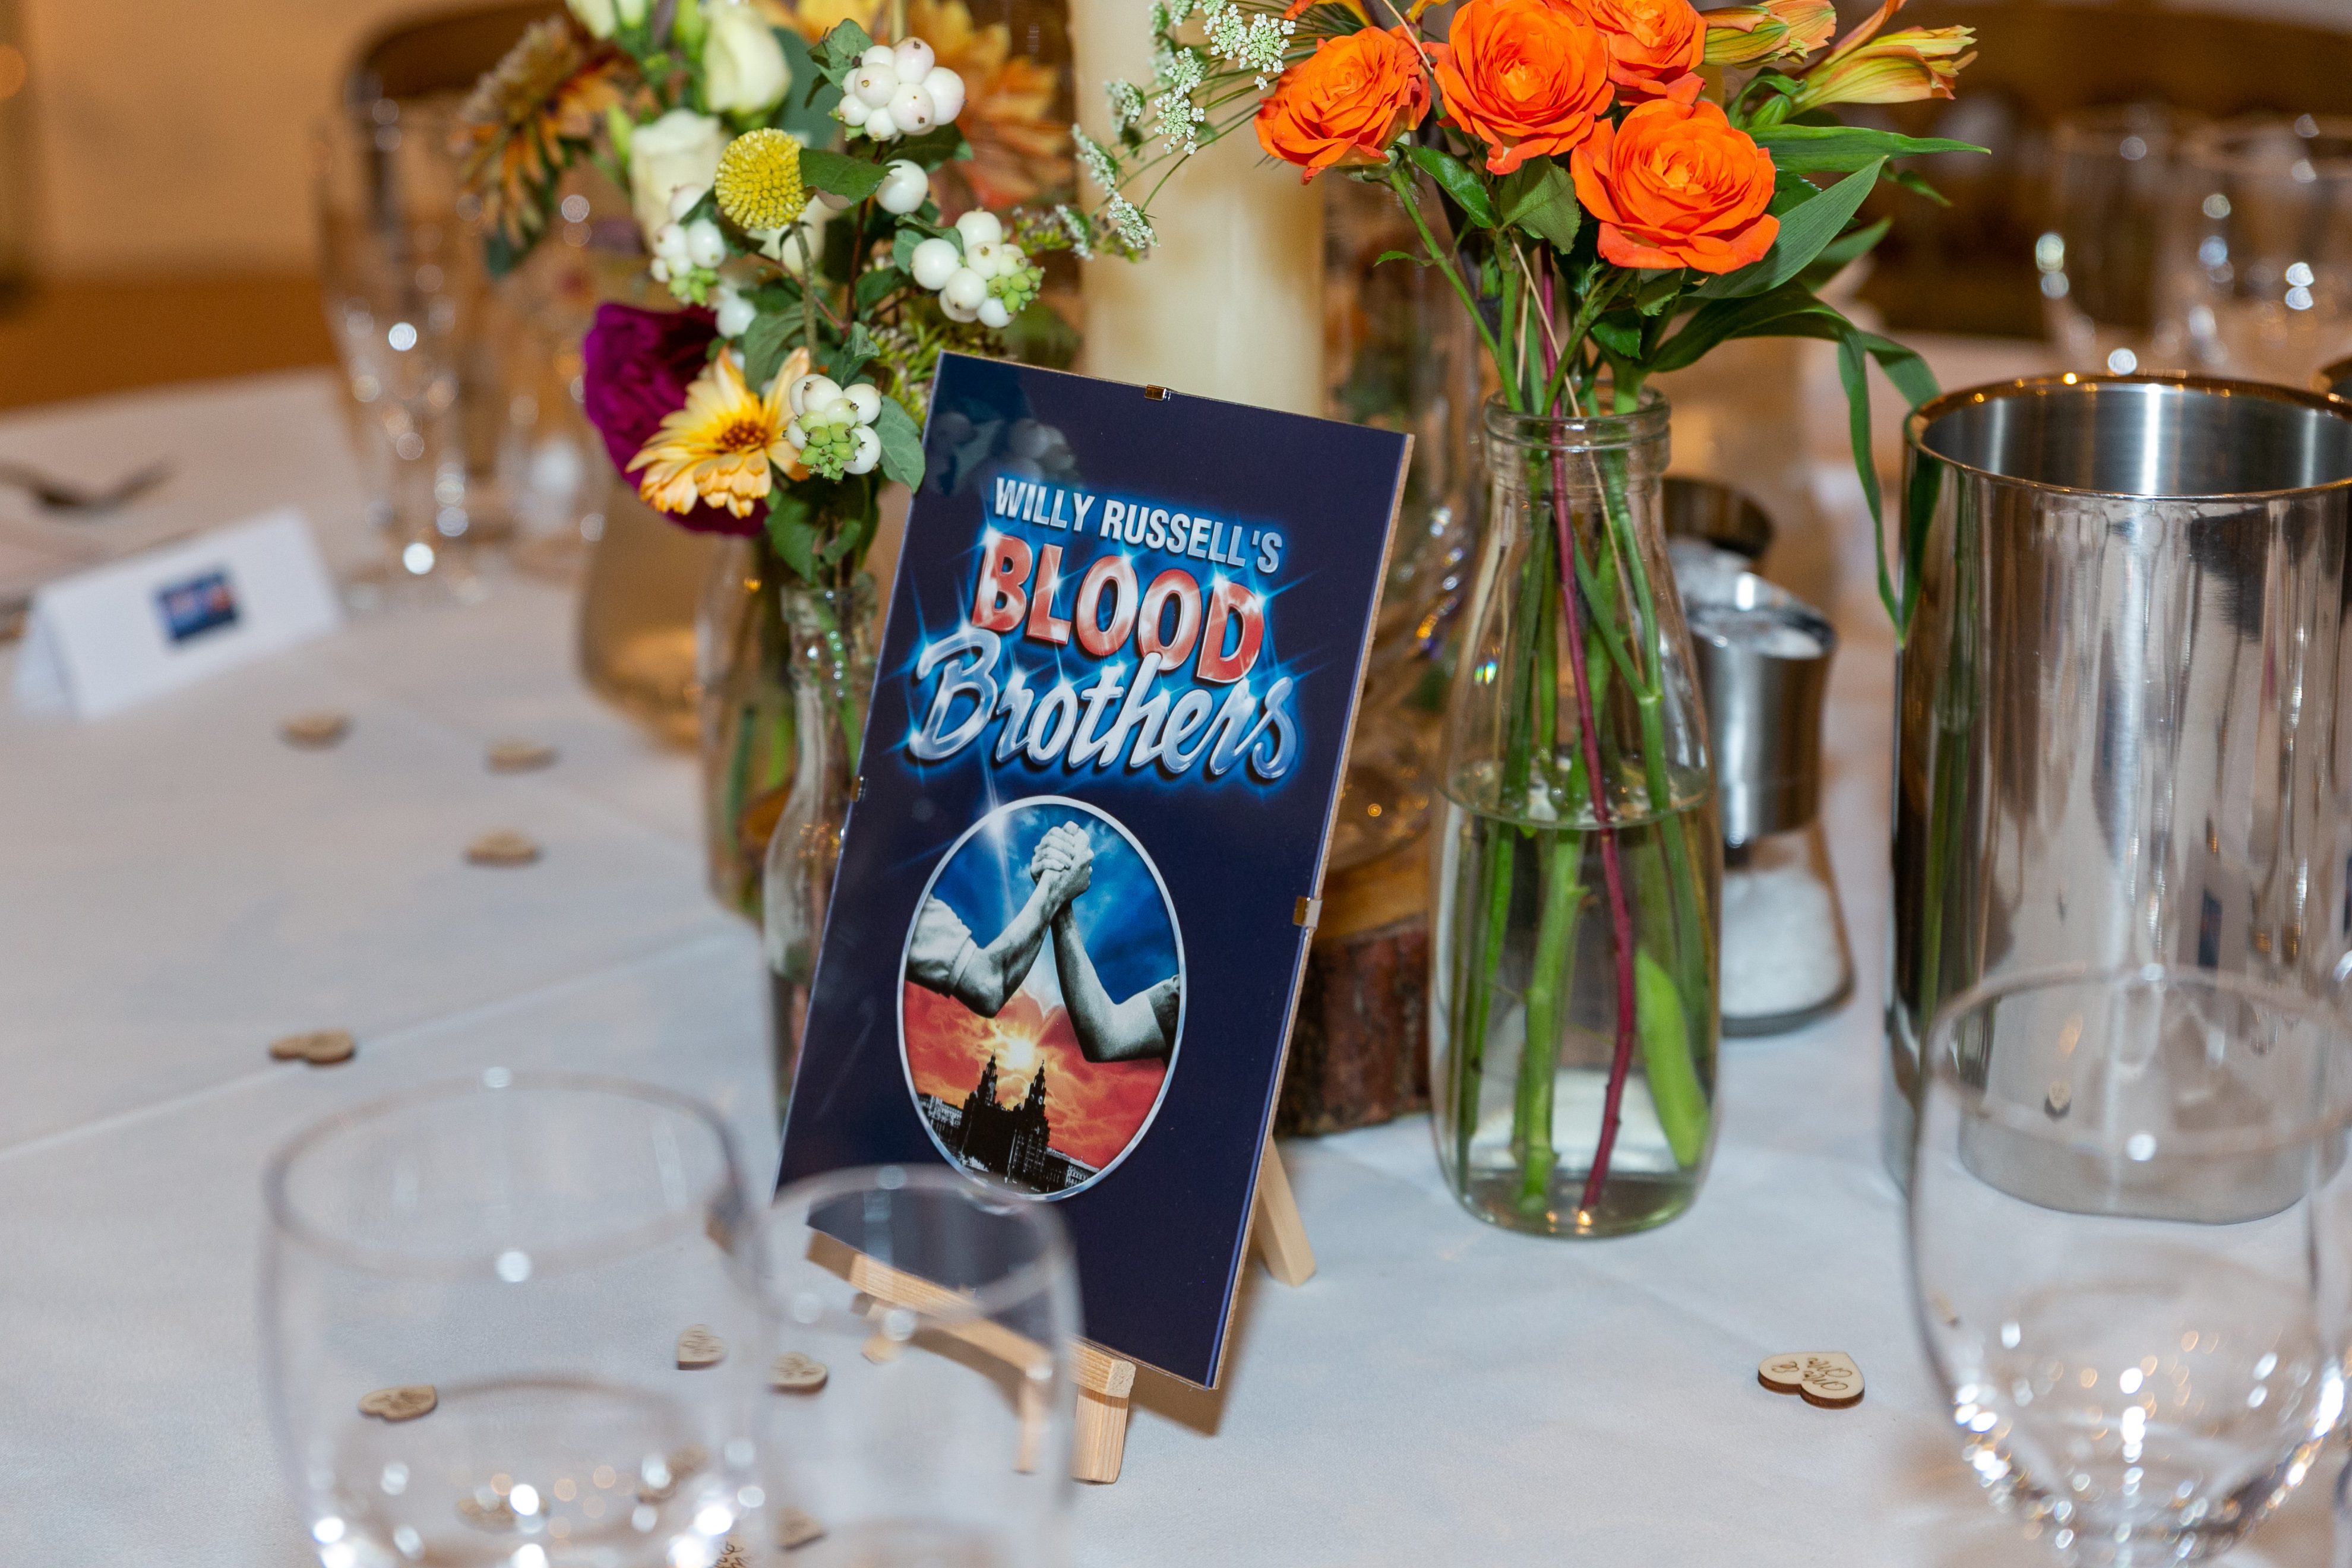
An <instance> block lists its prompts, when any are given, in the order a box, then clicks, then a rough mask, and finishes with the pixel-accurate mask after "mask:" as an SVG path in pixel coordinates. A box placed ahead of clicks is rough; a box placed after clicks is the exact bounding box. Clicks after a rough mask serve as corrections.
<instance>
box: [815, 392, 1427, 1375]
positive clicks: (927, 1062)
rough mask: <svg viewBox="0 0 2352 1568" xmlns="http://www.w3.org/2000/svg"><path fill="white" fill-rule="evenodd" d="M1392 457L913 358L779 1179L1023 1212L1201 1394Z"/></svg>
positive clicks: (1091, 1297)
mask: <svg viewBox="0 0 2352 1568" xmlns="http://www.w3.org/2000/svg"><path fill="white" fill-rule="evenodd" d="M1409 447H1410V442H1409V440H1408V438H1407V437H1402V436H1397V435H1391V434H1389V433H1386V432H1382V431H1377V430H1369V429H1363V428H1360V427H1358V426H1348V425H1339V424H1333V423H1329V422H1327V421H1323V420H1316V419H1305V418H1300V417H1297V416H1292V415H1285V414H1275V413H1269V412H1266V411H1264V410H1260V409H1253V408H1244V407H1241V406H1238V405H1230V404H1220V403H1212V402H1207V401H1204V400H1202V399H1197V398H1188V397H1181V396H1178V397H1169V398H1154V397H1149V396H1147V395H1146V394H1145V393H1144V391H1143V390H1142V389H1141V388H1138V387H1131V386H1122V385H1117V384H1108V383H1103V382H1096V381H1089V380H1086V379H1084V378H1082V377H1078V376H1072V375H1064V374H1057V373H1055V372H1051V371H1043V370H1034V369H1030V368H1025V367H1022V366H1016V365H1010V364H1003V363H995V362H991V361H983V360H974V359H967V358H963V357H961V356H958V355H950V356H947V357H946V358H944V359H943V360H942V361H941V362H940V377H939V381H938V384H937V385H936V387H935V388H934V392H933V398H932V408H931V416H930V421H929V428H928V429H927V431H926V433H925V457H926V461H927V468H926V471H925V478H924V481H923V486H922V489H921V492H920V493H919V495H917V497H916V498H915V501H914V505H913V508H912V510H911V512H910V514H909V516H908V526H907V537H906V542H905V544H904V546H903V548H902V550H901V553H900V556H899V563H898V580H897V583H896V584H895V586H894V588H893V591H892V594H891V598H890V610H889V617H888V621H887V626H886V629H885V632H884V637H883V647H882V654H881V659H880V663H879V668H878V671H877V679H876V684H875V689H874V697H873V702H872V706H871V710H870V711H869V713H868V715H867V721H866V737H865V741H864V743H863V746H862V748H861V752H860V765H859V773H860V774H861V776H862V779H863V790H862V794H861V795H859V798H858V800H857V802H856V805H854V806H853V807H852V809H851V815H850V819H849V822H848V824H847V825H846V826H845V830H844V834H843V839H842V855H841V862H840V869H839V872H838V874H837V879H836V881H835V889H834V897H833V900H832V905H831V911H830V915H829V918H828V921H827V923H826V928H825V935H824V951H823V953H822V956H821V958H820V961H819V963H818V968H817V973H816V977H815V982H814V989H813V993H812V996H811V1000H810V1006H809V1012H808V1025H807V1032H806V1036H805V1041H804V1046H803V1054H802V1058H801V1061H800V1064H799V1068H798V1072H797V1076H796V1078H795V1080H794V1087H793V1095H792V1104H791V1111H790V1116H789V1120H788V1121H787V1124H786V1127H785V1135H784V1154H783V1169H782V1179H783V1180H785V1181H788V1182H789V1181H793V1180H798V1179H799V1178H801V1177H803V1176H807V1175H812V1174H814V1173H819V1172H823V1171H828V1170H835V1169H839V1168H842V1167H844V1166H849V1165H866V1164H878V1163H893V1162H895V1163H909V1164H922V1163H930V1162H943V1163H948V1164H950V1165H953V1166H956V1167H958V1168H961V1169H965V1170H968V1171H972V1172H975V1173H988V1174H991V1175H993V1176H995V1177H997V1178H998V1179H1001V1180H1003V1181H1005V1182H1007V1183H1010V1184H1012V1185H1013V1187H1014V1188H1016V1189H1018V1190H1020V1191H1023V1192H1024V1193H1027V1194H1031V1195H1032V1196H1033V1197H1034V1199H1035V1200H1036V1201H1039V1202H1050V1203H1053V1204H1055V1205H1057V1207H1058V1209H1059V1212H1060V1213H1061V1215H1062V1217H1063V1219H1064V1220H1065V1221H1066V1222H1067V1224H1068V1226H1069V1227H1070V1231H1071V1235H1072V1237H1073V1238H1074V1239H1075V1241H1076V1246H1077V1254H1078V1266H1079V1277H1080V1285H1081V1291H1082V1294H1083V1297H1084V1301H1085V1311H1086V1328H1087V1337H1088V1338H1090V1339H1092V1340H1094V1341H1095V1342H1097V1343H1099V1344H1101V1345H1103V1346H1105V1347H1106V1348H1108V1349H1109V1350H1111V1351H1113V1352H1117V1353H1118V1354H1121V1355H1125V1356H1128V1357H1130V1358H1132V1359H1135V1360H1137V1361H1139V1362H1144V1363H1150V1364H1151V1365H1154V1366H1158V1367H1160V1368H1161V1369H1163V1370H1165V1371H1167V1372H1170V1373H1174V1374H1175V1375H1177V1376H1179V1377H1181V1378H1184V1379H1187V1380H1189V1381H1191V1382H1193V1383H1198V1384H1213V1382H1214V1381H1215V1378H1216V1374H1217V1369H1218V1365H1219V1363H1220V1361H1221V1358H1222V1355H1223V1341H1224V1330H1225V1322H1226V1319H1227V1316H1228V1313H1229V1312H1230V1310H1231V1307H1232V1301H1233V1292H1234V1283H1235V1281H1236V1279H1237V1278H1238V1275H1239V1271H1240V1268H1241V1265H1242V1263H1243V1261H1244V1258H1243V1248H1244V1241H1245V1238H1246V1236H1247V1233H1248V1225H1249V1215H1250V1204H1251V1201H1252V1197H1253V1195H1254V1193H1255V1182H1256V1175H1257V1157H1258V1150H1259V1147H1260V1145H1261V1144H1262V1142H1264V1140H1265V1133H1266V1130H1267V1127H1268V1125H1269V1123H1270V1121H1271V1118H1272V1115H1273V1110H1274V1099H1275V1094H1276V1089H1278V1087H1279V1084H1280V1077H1281V1069H1282V1058H1283V1048H1284V1044H1285V1041H1286V1037H1287V1034H1288V1029H1289V1022H1290V1014H1291V1009H1292V1006H1293V1005H1294V1003H1295V1000H1296V997H1297V986H1298V980H1299V976H1300V973H1301V968H1302V965H1303V964H1304V963H1305V960H1306V952H1307V940H1308V936H1309V933H1308V932H1307V931H1305V930H1303V929H1301V928H1300V927H1299V926H1298V925H1297V923H1296V912H1297V901H1298V900H1300V899H1301V898H1310V897H1313V896H1315V895H1316V893H1317V892H1318V889H1319V885H1320V882H1321V877H1322V868H1323V856H1324V848H1325V844H1326V841H1327V840H1328V836H1329V831H1330V825H1331V817H1332V810H1333V806H1334V804H1335V801H1336V798H1337V795H1338V791H1339V779H1340V771H1341V767H1342V764H1343V763H1344V762H1345V756H1346V747H1347V738H1348V731H1349V723H1350V721H1351V720H1352V717H1353V713H1354V708H1355V699H1356V689H1357V684H1358V680H1359V678H1360V673H1361V668H1362V661H1363V656H1364V650H1365V646H1366V643H1367V641H1368V639H1369V637H1370V627H1371V619H1372V615H1373V611H1374V608H1375V605H1376V603H1377V598H1378V590H1379V584H1380V569H1381V556H1382V553H1383V552H1384V549H1385V546H1386V543H1387V539H1388V533H1389V530H1390V527H1391V522H1392V520H1393V518H1394V516H1395V511H1396V506H1397V501H1398V499H1399V496H1400V493H1401V487H1402V480H1403V475H1404V463H1405V458H1406V455H1407V452H1408V450H1409Z"/></svg>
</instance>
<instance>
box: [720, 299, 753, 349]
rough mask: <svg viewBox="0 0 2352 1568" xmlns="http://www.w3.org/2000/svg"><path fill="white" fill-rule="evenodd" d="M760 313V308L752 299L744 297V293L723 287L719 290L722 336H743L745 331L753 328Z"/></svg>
mask: <svg viewBox="0 0 2352 1568" xmlns="http://www.w3.org/2000/svg"><path fill="white" fill-rule="evenodd" d="M759 314H760V312H759V310H757V309H756V308H755V307H754V306H753V305H752V303H751V300H746V299H745V298H743V296H742V295H740V294H738V293H737V292H735V290H734V289H719V309H718V316H719V336H720V337H722V338H740V337H741V336H742V335H743V334H744V333H745V332H747V331H751V323H752V321H755V320H757V319H758V317H759Z"/></svg>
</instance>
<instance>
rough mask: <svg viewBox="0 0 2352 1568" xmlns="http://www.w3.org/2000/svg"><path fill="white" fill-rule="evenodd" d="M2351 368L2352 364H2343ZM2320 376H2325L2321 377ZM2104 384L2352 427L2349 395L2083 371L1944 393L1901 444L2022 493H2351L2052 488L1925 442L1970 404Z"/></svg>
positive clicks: (1915, 414)
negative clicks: (2297, 411)
mask: <svg viewBox="0 0 2352 1568" xmlns="http://www.w3.org/2000/svg"><path fill="white" fill-rule="evenodd" d="M2346 363H2347V364H2352V361H2347V362H2346ZM2323 374H2325V373H2323ZM2103 386H2150V387H2166V388H2170V389H2173V390H2175V391H2179V392H2199V393H2204V394H2207V395H2211V396H2217V397H2248V398H2259V399H2261V400H2263V401H2264V402H2268V403H2284V404H2286V405H2289V406H2291V407H2295V408H2301V409H2304V410H2305V411H2306V412H2309V413H2315V414H2322V415H2326V416H2328V417H2329V418H2332V419H2337V420H2341V421H2343V422H2344V423H2346V424H2347V425H2352V397H2347V396H2342V395H2330V394H2325V393H2319V392H2303V391H2298V390H2297V389H2295V388H2294V387H2291V386H2279V385H2275V384H2272V383H2270V382H2266V381H2232V380H2230V379H2228V378H2226V377H2223V376H2211V375H2185V374H2165V373H2152V374H2151V373H2145V372H2143V373H2140V374H2133V375H2107V374H2096V375H2094V374H2089V373H2086V372H2082V371H2071V370H2070V371H2065V372H2063V373H2060V374H2052V375H2026V376H2019V377H2017V378H2016V379H2015V380H2013V381H2000V382H1988V383H1987V384H1984V385H1982V386H1971V387H1963V388H1961V389H1959V390H1958V391H1956V392H1948V393H1946V394H1944V395H1942V396H1941V397H1938V398H1935V399H1933V400H1932V401H1930V402H1927V403H1923V404H1921V405H1919V406H1918V407H1916V408H1915V409H1913V410H1912V411H1911V416H1910V417H1909V418H1908V419H1906V420H1905V421H1904V426H1903V438H1904V444H1905V445H1906V446H1907V447H1911V448H1912V449H1913V450H1915V451H1917V452H1920V453H1922V454H1924V455H1926V456H1927V457H1930V458H1934V459H1935V460H1936V461H1937V463H1939V464H1941V465H1942V466H1943V467H1945V468H1950V469H1952V470H1953V471H1955V472H1957V473H1964V474H1973V475H1975V476H1977V477H1978V478H1979V479H1995V480H1998V481H2000V483H2003V484H2009V485H2016V486H2018V487H2020V488H2021V489H2032V490H2039V491H2041V492H2042V493H2043V494H2045V495H2071V496H2099V497H2106V498H2110V499H2113V500H2130V501H2189V502H2200V503H2201V502H2210V501H2258V500H2267V499H2269V498H2272V497H2284V496H2315V495H2326V494H2327V493H2329V492H2330V491H2335V490H2352V472H2347V473H2346V474H2344V475H2343V476H2342V477H2341V478H2339V479H2328V480H2326V481H2325V482H2323V483H2320V484H2315V485H2288V486H2284V487H2281V488H2278V489H2264V490H2227V491H2202V492H2196V493H2189V494H2180V495H2149V494H2147V493H2146V492H2145V491H2140V490H2116V489H2096V488H2094V487H2091V486H2086V485H2061V484H2053V483H2052V482H2051V481H2049V480H2047V479H2032V478H2030V477H2027V476H2025V475H2021V474H2004V473H2001V472H2000V471H1999V470H1998V469H1994V468H1987V467H1985V466H1983V465H1982V464H1979V463H1971V462H1969V461H1967V460H1966V459H1965V458H1955V457H1951V456H1948V455H1947V454H1946V453H1943V452H1939V451H1937V450H1936V449H1935V448H1934V447H1930V446H1928V445H1927V430H1928V427H1929V426H1933V425H1934V424H1935V423H1936V422H1937V420H1940V419H1942V418H1944V417H1945V416H1948V415H1951V414H1956V413H1958V412H1959V411H1960V410H1961V409H1964V408H1967V407H1969V406H1971V405H1982V404H1987V403H1991V402H1994V401H1996V400H1999V399H2002V398H2010V397H2052V396H2063V395H2066V394H2068V393H2070V392H2078V391H2082V390H2084V389H2088V390H2092V391H2095V390H2097V389H2098V388H2100V387H2103Z"/></svg>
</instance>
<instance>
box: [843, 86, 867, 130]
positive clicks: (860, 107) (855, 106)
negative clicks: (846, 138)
mask: <svg viewBox="0 0 2352 1568" xmlns="http://www.w3.org/2000/svg"><path fill="white" fill-rule="evenodd" d="M873 112H874V111H873V110H872V108H871V107H869V106H868V105H867V103H866V100H864V99H862V98H860V97H858V96H857V95H856V93H854V92H845V93H843V94H842V95H841V102H840V103H839V104H838V105H837V106H835V109H834V113H835V114H836V115H838V116H839V117H840V119H841V122H842V123H843V124H844V125H848V126H859V125H863V124H865V123H866V116H867V115H868V114H871V113H873Z"/></svg>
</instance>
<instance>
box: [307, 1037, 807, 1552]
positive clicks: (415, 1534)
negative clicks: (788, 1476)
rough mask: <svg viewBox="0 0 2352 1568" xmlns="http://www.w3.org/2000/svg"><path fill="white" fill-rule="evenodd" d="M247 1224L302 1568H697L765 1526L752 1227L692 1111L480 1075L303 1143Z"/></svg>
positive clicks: (641, 1097) (564, 1085) (527, 1079)
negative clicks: (258, 1247)
mask: <svg viewBox="0 0 2352 1568" xmlns="http://www.w3.org/2000/svg"><path fill="white" fill-rule="evenodd" d="M266 1197H267V1202H268V1215H269V1230H268V1241H267V1248H266V1252H265V1258H264V1262H263V1266H262V1267H263V1274H262V1291H261V1309H262V1338H263V1355H264V1378H265V1382H266V1384H267V1388H268V1394H269V1397H270V1404H271V1405H272V1407H273V1413H274V1415H275V1418H276V1421H277V1426H278V1436H279V1441H280V1446H281V1448H282V1450H283V1452H284V1454H285V1457H286V1460H287V1465H288V1470H289V1477H290V1479H291V1480H292V1483H293V1486H294V1490H295V1494H296V1496H297V1497H298V1498H299V1499H300V1501H301V1506H302V1510H303V1514H304V1517H305V1518H306V1519H307V1520H308V1521H310V1534H311V1537H312V1539H313V1541H314V1542H316V1543H317V1550H318V1552H319V1556H320V1562H321V1563H324V1564H325V1568H379V1565H386V1564H392V1563H400V1562H418V1563H436V1564H447V1565H451V1568H462V1565H471V1564H489V1563H499V1564H502V1565H509V1568H651V1565H653V1564H656V1563H661V1564H667V1565H668V1568H707V1565H708V1564H709V1563H713V1562H715V1561H716V1560H717V1559H718V1557H719V1552H721V1550H722V1542H723V1541H724V1538H725V1537H726V1536H727V1534H728V1532H729V1531H730V1530H732V1529H734V1528H735V1526H736V1523H737V1521H738V1519H739V1517H740V1515H741V1514H742V1513H743V1512H744V1511H745V1510H751V1509H756V1508H758V1507H759V1506H760V1504H761V1494H760V1491H759V1488H758V1483H757V1480H756V1468H755V1467H756V1459H757V1455H756V1451H755V1448H754V1442H755V1433H754V1426H755V1417H756V1415H757V1402H758V1401H759V1400H760V1399H761V1397H763V1395H762V1394H761V1380H762V1376H763V1374H764V1373H765V1371H766V1368H767V1349H768V1339H769V1335H768V1333H767V1332H766V1331H765V1329H764V1327H763V1323H764V1319H763V1316H762V1314H761V1309H760V1300H759V1289H758V1273H759V1268H758V1262H757V1252H758V1247H759V1238H760V1226H759V1224H758V1221H757V1211H756V1210H754V1209H752V1208H751V1206H750V1204H749V1201H748V1198H747V1194H746V1191H745V1188H744V1184H743V1178H742V1173H741V1169H740V1163H739V1162H738V1160H737V1157H736V1154H735V1151H734V1148H733V1143H732V1140H731V1139H730V1135H729V1134H728V1132H727V1131H726V1129H725V1128H724V1127H723V1126H722V1125H721V1124H720V1122H719V1119H718V1118H717V1116H716V1115H714V1114H713V1113H712V1112H711V1111H710V1110H709V1109H708V1108H707V1107H705V1106H703V1105H700V1104H698V1103H697V1102H696V1101H694V1100H688V1099H687V1098H685V1097H684V1096H682V1095H677V1094H673V1093H671V1092H669V1091H668V1090H667V1089H656V1088H653V1087H650V1086H648V1085H644V1084H636V1083H630V1082H627V1081H625V1080H622V1079H599V1078H590V1077H584V1076H574V1075H568V1074H565V1075H555V1074H521V1073H509V1072H508V1071H506V1070H505V1069H503V1068H490V1069H488V1071H486V1072H484V1073H483V1074H482V1075H481V1077H480V1078H478V1079H463V1080H459V1081H457V1082H452V1083H446V1084H440V1085H435V1086H431V1087H427V1088H424V1089H415V1090H412V1091H410V1092H407V1093H404V1094H400V1095H395V1096H393V1097H391V1098H389V1099H386V1100H378V1101H376V1102H375V1103H373V1104H371V1105H365V1106H362V1107H360V1108H358V1109H357V1110H349V1111H345V1112H343V1113H341V1115H338V1116H335V1117H333V1118H331V1120H329V1121H324V1122H321V1123H320V1124H319V1125H317V1126H315V1127H312V1128H311V1129H310V1130H309V1131H305V1132H302V1133H301V1134H299V1136H297V1137H296V1138H295V1139H294V1140H293V1142H290V1143H289V1144H288V1145H286V1147H285V1148H283V1149H282V1150H280V1151H279V1152H278V1153H277V1154H276V1155H275V1156H274V1157H273V1158H272V1159H271V1160H270V1163H269V1167H268V1175H267V1177H266ZM691 1330H699V1332H688V1331H691ZM714 1346H715V1348H717V1349H718V1350H719V1351H721V1352H723V1353H722V1354H721V1355H720V1356H719V1359H718V1360H717V1361H716V1363H712V1364H702V1363H707V1362H708V1361H709V1354H710V1352H711V1350H712V1349H713V1348H714Z"/></svg>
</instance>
